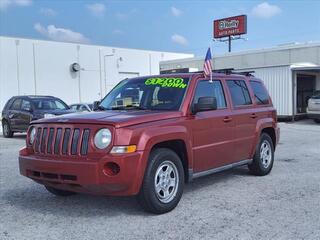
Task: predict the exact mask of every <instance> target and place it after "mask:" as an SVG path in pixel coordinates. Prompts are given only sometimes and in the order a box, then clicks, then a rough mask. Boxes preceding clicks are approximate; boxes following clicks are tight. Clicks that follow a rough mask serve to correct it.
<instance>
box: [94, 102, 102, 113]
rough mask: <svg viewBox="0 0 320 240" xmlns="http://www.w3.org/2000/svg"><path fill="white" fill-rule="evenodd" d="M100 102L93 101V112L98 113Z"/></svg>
mask: <svg viewBox="0 0 320 240" xmlns="http://www.w3.org/2000/svg"><path fill="white" fill-rule="evenodd" d="M100 103H101V102H100V101H94V102H93V109H92V110H93V111H98V110H99V104H100Z"/></svg>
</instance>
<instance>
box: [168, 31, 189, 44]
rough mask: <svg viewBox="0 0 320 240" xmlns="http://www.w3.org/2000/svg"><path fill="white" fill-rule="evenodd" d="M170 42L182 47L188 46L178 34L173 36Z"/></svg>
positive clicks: (185, 40) (186, 41)
mask: <svg viewBox="0 0 320 240" xmlns="http://www.w3.org/2000/svg"><path fill="white" fill-rule="evenodd" d="M171 41H172V42H174V43H177V44H180V45H182V46H187V45H188V40H187V39H186V38H185V37H184V36H181V35H179V34H173V35H172V36H171Z"/></svg>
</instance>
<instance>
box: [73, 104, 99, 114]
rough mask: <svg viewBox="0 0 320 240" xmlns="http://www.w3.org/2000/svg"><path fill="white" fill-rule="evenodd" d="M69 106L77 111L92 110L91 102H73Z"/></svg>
mask: <svg viewBox="0 0 320 240" xmlns="http://www.w3.org/2000/svg"><path fill="white" fill-rule="evenodd" d="M69 107H70V108H71V109H72V110H74V111H77V112H91V111H92V110H93V104H92V103H75V104H71V105H70V106H69Z"/></svg>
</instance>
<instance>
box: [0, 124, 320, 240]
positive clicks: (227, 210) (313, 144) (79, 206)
mask: <svg viewBox="0 0 320 240" xmlns="http://www.w3.org/2000/svg"><path fill="white" fill-rule="evenodd" d="M280 126H281V140H280V144H279V146H278V149H277V151H276V160H275V163H274V168H273V171H272V172H271V174H270V175H268V176H265V177H255V176H251V175H249V174H248V170H247V169H246V168H245V167H244V168H238V169H234V170H231V171H227V172H224V173H220V174H216V175H211V176H209V177H204V178H201V179H197V180H195V181H194V182H193V183H191V184H189V185H186V187H185V191H184V195H183V197H182V200H181V202H180V204H179V205H178V207H177V208H176V209H175V210H174V211H172V212H170V213H167V214H164V215H160V216H156V215H151V214H148V213H145V212H143V211H142V210H141V208H140V207H139V205H138V204H137V203H136V201H135V198H134V197H130V198H119V197H117V198H115V197H96V196H87V195H75V196H72V197H68V198H59V197H55V196H53V195H51V194H50V193H48V192H46V190H45V189H44V188H43V187H42V186H41V185H38V184H36V183H35V182H33V181H31V180H29V179H27V178H25V177H22V176H20V175H19V171H18V160H17V156H18V150H19V149H20V148H21V147H22V146H23V145H24V143H25V140H24V135H20V136H18V137H15V138H13V139H4V138H2V137H0V164H1V168H0V174H1V180H0V181H1V182H0V183H1V199H0V206H1V211H0V239H5V240H7V239H28V240H31V239H48V240H49V239H77V240H79V239H86V240H88V239H281V240H282V239H312V240H313V239H320V227H319V226H320V217H319V216H320V125H316V124H313V123H312V122H310V121H301V122H298V123H281V124H280Z"/></svg>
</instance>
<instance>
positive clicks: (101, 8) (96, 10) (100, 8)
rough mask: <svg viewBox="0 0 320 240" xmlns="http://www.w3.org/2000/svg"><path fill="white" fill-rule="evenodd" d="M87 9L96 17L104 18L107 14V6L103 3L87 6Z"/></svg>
mask: <svg viewBox="0 0 320 240" xmlns="http://www.w3.org/2000/svg"><path fill="white" fill-rule="evenodd" d="M86 7H87V9H88V10H89V11H90V12H91V14H93V15H94V16H96V17H103V16H104V14H105V13H106V6H105V5H104V4H102V3H93V4H88V5H86Z"/></svg>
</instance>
